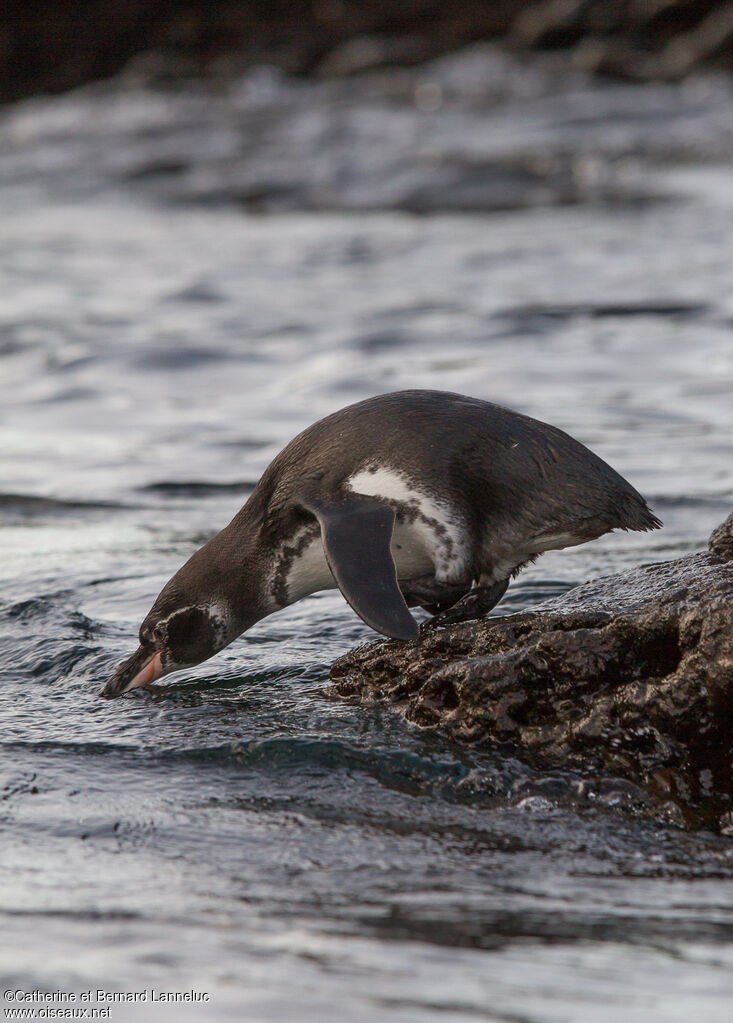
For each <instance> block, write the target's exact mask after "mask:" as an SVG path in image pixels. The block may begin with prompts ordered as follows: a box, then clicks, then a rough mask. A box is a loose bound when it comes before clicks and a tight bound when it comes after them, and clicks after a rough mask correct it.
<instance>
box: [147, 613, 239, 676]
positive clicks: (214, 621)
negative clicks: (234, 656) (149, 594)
mask: <svg viewBox="0 0 733 1023" xmlns="http://www.w3.org/2000/svg"><path fill="white" fill-rule="evenodd" d="M183 611H204V612H205V613H206V614H207V615H208V617H209V621H210V622H211V631H212V633H213V636H214V642H215V650H216V651H218V650H223V649H224V647H225V646H228V644H229V643H230V642H231V639H230V635H231V614H230V611H229V607H228V606H227V605H226V604H223V603H221V602H219V601H212V602H211V603H210V604H205V605H202V604H188V605H187V606H186V607H177V608H176V610H175V611H171V613H170V614H169V615H168V617H167V618H160V619H158V622H157V624H158V625H163V626H165V625H168V623H169V622H170V621H171V619H172V618H175V617H176V615H179V614H181V612H183ZM232 638H233V637H232ZM173 670H175V669H173V668H167V669H166V674H167V673H168V672H170V671H173Z"/></svg>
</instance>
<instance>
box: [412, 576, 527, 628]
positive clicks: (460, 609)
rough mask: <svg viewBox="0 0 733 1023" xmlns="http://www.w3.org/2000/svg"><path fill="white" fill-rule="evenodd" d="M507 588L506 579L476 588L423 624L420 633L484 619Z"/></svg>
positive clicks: (507, 582)
mask: <svg viewBox="0 0 733 1023" xmlns="http://www.w3.org/2000/svg"><path fill="white" fill-rule="evenodd" d="M508 586H509V580H508V579H501V580H500V581H499V582H498V583H494V584H493V585H492V586H477V587H476V588H475V589H473V590H470V591H469V592H468V593H466V594H465V595H464V596H463V597H461V599H460V600H459V601H458V603H456V604H454V605H453V606H452V607H450V608H449V609H448V610H447V611H441V613H440V614H436V615H435V616H434V617H433V618H429V619H428V621H426V622H423V624H422V625H421V626H420V632H421V633H425V632H433V630H434V629H443V628H445V627H446V626H448V625H457V624H458V623H459V622H473V621H476V620H477V619H478V618H485V617H486V615H487V614H488V613H489V611H491V610H492V609H493V608H494V607H496V605H497V604H498V603H499V601H500V600H501V598H502V597H503V596H504V594H505V593H506V591H507V587H508Z"/></svg>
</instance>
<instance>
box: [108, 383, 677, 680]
mask: <svg viewBox="0 0 733 1023" xmlns="http://www.w3.org/2000/svg"><path fill="white" fill-rule="evenodd" d="M660 526H661V522H660V520H659V519H658V518H657V517H656V515H654V514H653V512H652V511H651V510H650V509H649V507H648V505H647V503H646V501H645V500H644V498H643V497H642V496H641V495H640V494H639V493H637V491H636V490H634V488H633V487H632V486H631V485H630V484H629V483H628V482H627V481H626V480H625V479H624V478H623V477H622V476H620V475H619V474H618V473H617V472H615V471H614V470H613V469H612V468H611V467H610V466H609V465H607V464H606V462H604V461H602V459H600V458H599V457H598V456H597V455H595V454H593V452H591V451H589V450H588V448H586V447H584V446H583V445H582V444H581V443H579V442H578V441H577V440H574V439H573V438H572V437H570V436H569V435H568V434H567V433H564V432H563V431H562V430H560V429H558V428H557V427H555V426H550V425H548V424H547V423H542V422H539V421H538V420H535V419H531V418H530V417H529V416H526V415H522V414H521V413H519V412H514V411H511V410H510V409H507V408H503V407H501V406H499V405H495V404H492V403H490V402H487V401H482V400H480V399H478V398H471V397H466V396H464V395H461V394H451V393H447V392H443V391H426V390H409V391H397V392H392V393H389V394H382V395H378V396H377V397H373V398H368V399H367V400H365V401H360V402H357V403H356V404H354V405H349V406H348V407H347V408H344V409H341V410H340V411H338V412H335V413H333V414H332V415H329V416H326V418H325V419H321V420H320V421H319V422H317V423H314V424H313V425H312V426H309V427H308V429H306V430H304V431H303V432H302V433H301V434H299V435H298V436H297V437H296V438H295V439H294V440H292V441H291V442H290V443H289V444H288V445H287V446H286V447H285V448H284V449H283V450H282V451H281V452H280V454H279V455H277V457H276V458H275V459H274V461H273V462H272V463H271V464H270V465H269V467H268V468H267V469H266V470H265V473H264V475H263V476H262V478H261V479H260V481H259V482H258V484H257V486H256V487H255V489H254V491H253V492H252V494H251V496H250V497H249V499H248V500H247V502H246V504H245V505H244V507H243V508H242V509H241V510H240V511H239V512H238V513H237V514H236V515H235V516H234V518H233V519H232V521H231V522H230V523H229V525H227V526H225V527H224V529H222V530H221V532H219V533H217V534H216V536H214V537H213V539H211V540H209V542H208V543H207V544H205V545H204V546H203V547H202V548H201V549H200V550H198V551H196V553H195V554H193V556H192V557H191V558H190V559H189V560H188V561H187V562H186V563H185V564H184V565H183V567H182V568H180V569H179V571H178V572H176V574H175V575H174V576H173V577H172V579H170V581H169V582H168V583H166V585H165V586H164V587H163V590H162V591H161V593H160V594H159V596H158V597H157V599H156V600H155V603H154V604H153V606H152V608H151V609H150V611H149V612H148V614H147V615H146V617H145V619H144V621H143V623H142V625H141V627H140V634H139V640H140V646H139V649H138V650H137V651H136V653H135V654H133V656H132V657H130V658H129V660H127V661H125V662H124V663H123V664H121V665H120V666H119V667H118V668H117V670H116V671H115V673H114V675H113V676H112V677H111V678H110V680H109V681H108V682H107V684H106V685H105V686H104V688H103V689H102V691H101V692H102V695H103V696H106V697H114V696H118V695H120V694H122V693H125V692H127V691H129V690H131V689H135V688H138V687H140V686H147V685H149V684H150V683H151V682H154V681H156V680H157V679H160V678H162V677H163V676H164V675H168V674H170V673H171V672H174V671H178V670H179V669H181V668H187V667H191V666H193V665H196V664H199V663H200V662H202V661H205V660H206V659H207V658H209V657H211V656H212V655H213V654H215V653H217V652H218V651H219V650H222V649H223V648H224V647H226V646H228V645H229V644H230V643H231V642H232V641H233V640H234V639H236V638H237V637H238V636H240V635H241V634H242V633H243V632H245V631H246V630H247V629H249V628H250V627H251V626H252V625H254V624H255V622H258V621H260V619H262V618H265V617H266V616H267V615H270V614H272V613H273V612H275V611H278V610H279V609H281V608H284V607H287V606H288V605H289V604H293V603H295V601H298V600H300V599H301V598H302V597H305V596H307V595H308V594H310V593H315V592H317V591H319V590H324V589H331V588H335V587H338V589H340V590H341V593H342V594H343V595H344V597H345V598H346V600H347V601H348V603H349V604H350V605H351V607H352V608H353V610H354V611H355V612H356V614H357V615H359V617H360V618H361V619H362V620H363V621H364V622H366V624H367V625H369V626H371V627H372V628H373V629H375V630H376V631H377V632H379V633H382V634H383V635H385V636H389V637H392V638H394V639H398V640H413V639H415V638H417V636H418V626H417V624H416V622H415V619H414V618H413V616H412V615H411V614H410V612H409V610H408V608H410V607H422V608H425V609H426V610H427V611H429V612H430V613H431V614H432V615H434V616H435V617H434V618H433V619H432V622H433V623H435V625H436V626H438V625H447V624H451V623H453V622H459V621H463V620H467V619H475V618H479V617H482V616H483V615H486V614H487V613H488V612H489V611H490V610H491V609H492V608H493V607H494V606H495V605H496V603H497V602H498V601H499V600H500V599H501V597H502V596H503V595H504V593H505V591H506V589H507V586H508V584H509V580H510V579H511V578H512V577H513V576H515V575H516V574H517V573H518V572H519V571H520V570H521V569H522V568H523V567H524V566H525V565H527V564H528V563H529V562H531V561H534V559H535V558H537V557H538V556H539V555H540V554H542V553H543V552H544V551H548V550H559V549H561V548H564V547H573V546H575V545H577V544H582V543H586V542H587V541H589V540H594V539H596V538H597V537H599V536H602V535H603V534H604V533H607V532H609V531H611V530H613V529H624V530H642V531H643V530H650V529H657V528H659V527H660Z"/></svg>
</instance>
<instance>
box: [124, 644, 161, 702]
mask: <svg viewBox="0 0 733 1023" xmlns="http://www.w3.org/2000/svg"><path fill="white" fill-rule="evenodd" d="M163 674H164V672H163V659H162V658H161V656H160V650H156V651H155V653H154V654H153V656H152V657H151V658H150V660H149V661H147V662H146V663H145V664H144V665H143V667H142V669H141V670H140V671H139V672H138V673H137V675H136V676H135V677H134V678H133V679H132V681H130V682H128V683H127V685H126V686H125V688H124V689H123V690H122V692H123V693H127V692H129V691H130V689H137V688H138V686H149V685H150V683H151V682H155V681H157V679H159V678H161V677H162V676H163Z"/></svg>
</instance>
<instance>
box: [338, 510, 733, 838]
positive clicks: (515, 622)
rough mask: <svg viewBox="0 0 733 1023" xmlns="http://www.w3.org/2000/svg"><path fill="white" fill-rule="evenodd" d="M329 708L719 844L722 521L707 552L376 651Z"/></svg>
mask: <svg viewBox="0 0 733 1023" xmlns="http://www.w3.org/2000/svg"><path fill="white" fill-rule="evenodd" d="M331 678H332V680H333V682H334V686H335V688H336V691H337V692H338V694H339V695H341V696H344V697H358V698H362V699H364V698H367V699H374V698H377V699H382V700H385V701H390V702H392V703H394V704H395V705H396V706H397V707H399V709H400V710H401V711H402V712H403V713H404V714H405V716H406V717H407V718H408V719H409V720H410V721H413V722H416V723H418V724H420V725H426V726H437V727H439V728H440V729H442V730H443V731H444V732H446V733H447V734H448V735H449V736H450V737H451V738H452V739H456V740H462V741H467V742H481V743H486V744H490V745H492V746H493V747H495V748H497V747H498V748H501V749H505V750H506V751H507V753H510V754H511V755H514V756H518V757H520V759H523V760H525V761H527V762H528V763H530V764H531V765H532V766H535V767H537V768H539V769H542V770H547V769H550V770H556V769H561V770H570V771H573V772H577V773H579V774H580V775H584V776H588V775H591V776H595V777H599V776H603V777H607V776H609V775H610V776H615V777H620V778H624V779H626V780H628V781H630V782H632V783H634V784H635V785H638V786H640V787H641V788H642V789H643V790H644V792H645V794H646V795H647V796H648V797H649V798H650V799H651V800H652V802H654V801H655V800H661V801H663V802H664V801H670V800H671V801H672V802H673V803H675V804H676V805H677V806H678V807H679V808H680V810H681V811H682V815H683V819H684V820H685V821H686V822H687V823H688V824H690V825H695V826H699V825H704V826H708V827H716V826H717V827H720V828H722V829H723V830H725V831H726V832H728V831H731V830H733V828H732V827H731V826H732V825H733V812H731V808H733V515H731V516H729V517H728V519H727V521H726V522H725V523H724V524H723V525H722V526H720V527H719V528H718V529H716V530H715V532H714V533H713V535H712V537H711V550H710V551H709V552H705V553H700V554H694V555H691V556H689V557H685V558H681V559H680V560H679V561H670V562H663V563H661V564H653V565H646V566H643V567H641V568H638V569H634V570H632V571H629V572H625V573H622V574H619V575H613V576H608V577H606V578H603V579H597V580H594V581H592V582H588V583H586V584H584V585H582V586H578V587H576V588H575V589H573V590H570V591H569V592H568V593H566V594H564V595H563V596H562V597H559V598H557V599H555V600H552V601H549V602H547V603H546V604H544V605H542V606H541V607H540V608H537V609H533V610H531V611H527V612H523V613H519V614H514V615H510V616H507V617H503V618H502V617H497V618H490V619H488V620H484V621H479V622H467V623H463V624H461V625H456V626H452V627H450V628H446V629H444V630H440V631H435V632H430V631H425V632H424V634H423V635H422V636H421V637H420V638H419V639H418V640H416V641H414V642H412V643H397V642H392V641H389V642H379V643H373V644H370V645H369V646H365V647H362V648H360V649H358V650H355V651H353V652H351V653H349V654H347V655H346V656H344V657H342V658H340V659H339V660H338V661H336V662H335V664H334V665H333V668H332V671H331Z"/></svg>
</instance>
